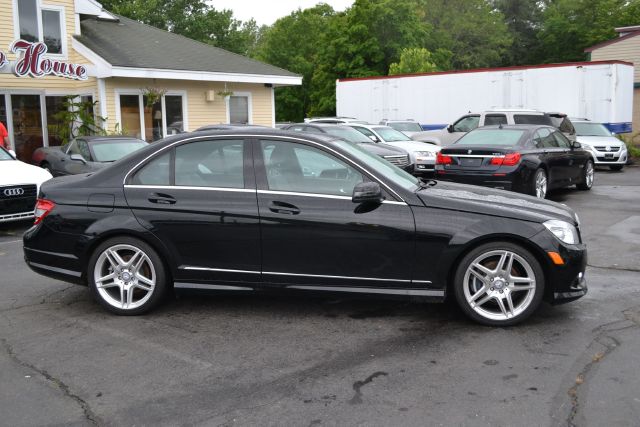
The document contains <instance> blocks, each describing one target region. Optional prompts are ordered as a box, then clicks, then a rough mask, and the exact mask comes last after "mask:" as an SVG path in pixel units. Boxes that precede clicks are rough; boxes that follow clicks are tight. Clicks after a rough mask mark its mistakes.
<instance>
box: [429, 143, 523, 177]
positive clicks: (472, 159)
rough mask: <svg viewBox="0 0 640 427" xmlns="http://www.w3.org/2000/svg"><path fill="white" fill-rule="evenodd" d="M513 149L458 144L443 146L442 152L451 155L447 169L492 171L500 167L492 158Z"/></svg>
mask: <svg viewBox="0 0 640 427" xmlns="http://www.w3.org/2000/svg"><path fill="white" fill-rule="evenodd" d="M511 151H513V150H512V149H511V148H510V147H508V148H507V147H478V146H458V147H455V148H454V147H447V148H443V149H442V154H443V155H444V156H449V157H451V163H450V164H448V165H446V170H450V171H460V172H463V171H485V172H491V171H495V170H497V169H498V168H500V165H497V164H495V165H494V164H491V160H492V159H493V158H496V157H502V156H504V155H505V154H507V153H509V152H511Z"/></svg>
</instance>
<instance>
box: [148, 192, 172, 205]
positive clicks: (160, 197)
mask: <svg viewBox="0 0 640 427" xmlns="http://www.w3.org/2000/svg"><path fill="white" fill-rule="evenodd" d="M149 201H150V202H151V203H155V204H158V205H175V204H176V199H174V198H173V196H170V195H168V194H163V193H151V194H149Z"/></svg>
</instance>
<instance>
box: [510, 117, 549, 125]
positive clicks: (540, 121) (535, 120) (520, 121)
mask: <svg viewBox="0 0 640 427" xmlns="http://www.w3.org/2000/svg"><path fill="white" fill-rule="evenodd" d="M513 123H515V124H517V125H547V126H553V123H552V122H551V119H550V118H549V117H547V116H545V115H543V114H514V115H513Z"/></svg>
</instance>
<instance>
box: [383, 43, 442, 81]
mask: <svg viewBox="0 0 640 427" xmlns="http://www.w3.org/2000/svg"><path fill="white" fill-rule="evenodd" d="M441 51H442V49H441ZM441 53H444V52H441ZM450 53H451V52H448V51H447V56H450ZM436 60H437V59H436V58H435V55H432V54H431V52H429V51H428V50H427V49H425V48H423V47H415V48H407V49H402V53H401V54H400V61H399V62H394V63H393V64H391V65H390V66H389V75H390V76H391V75H396V74H411V73H430V72H432V71H439V70H441V68H440V67H439V66H438V64H436Z"/></svg>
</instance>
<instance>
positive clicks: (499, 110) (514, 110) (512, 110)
mask: <svg viewBox="0 0 640 427" xmlns="http://www.w3.org/2000/svg"><path fill="white" fill-rule="evenodd" d="M483 112H484V113H535V114H540V115H543V114H544V112H543V111H540V110H533V109H526V108H494V109H491V110H485V111H483Z"/></svg>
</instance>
